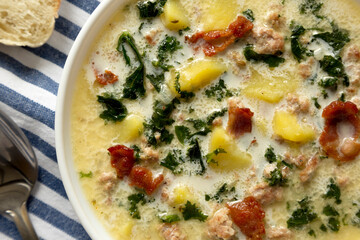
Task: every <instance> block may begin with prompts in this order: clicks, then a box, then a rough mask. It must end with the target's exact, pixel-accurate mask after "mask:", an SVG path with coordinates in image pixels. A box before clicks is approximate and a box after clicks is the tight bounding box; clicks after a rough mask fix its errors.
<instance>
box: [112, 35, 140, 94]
mask: <svg viewBox="0 0 360 240" xmlns="http://www.w3.org/2000/svg"><path fill="white" fill-rule="evenodd" d="M125 44H128V45H129V47H130V48H131V49H132V50H133V52H134V53H135V56H136V59H137V61H138V62H139V63H138V64H139V65H138V66H137V67H136V69H135V71H134V72H133V73H131V74H130V75H129V76H128V77H127V78H126V80H125V84H124V90H123V98H128V99H137V98H138V97H142V96H144V95H145V88H144V76H145V66H144V63H143V61H142V57H141V54H140V53H139V50H138V49H137V47H136V45H135V40H134V38H133V37H132V36H131V35H130V33H128V32H124V33H123V34H121V36H120V37H119V40H118V45H117V48H116V50H117V51H118V52H120V53H122V55H123V56H124V59H125V62H126V64H127V65H129V66H131V60H130V57H129V55H128V54H127V51H126V48H125Z"/></svg>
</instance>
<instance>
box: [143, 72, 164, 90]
mask: <svg viewBox="0 0 360 240" xmlns="http://www.w3.org/2000/svg"><path fill="white" fill-rule="evenodd" d="M146 77H147V78H148V79H149V81H150V83H151V84H152V85H153V86H154V88H155V90H156V91H157V92H160V90H161V85H162V84H163V83H164V80H165V76H164V73H160V74H158V75H155V74H147V75H146Z"/></svg>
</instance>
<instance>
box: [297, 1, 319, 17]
mask: <svg viewBox="0 0 360 240" xmlns="http://www.w3.org/2000/svg"><path fill="white" fill-rule="evenodd" d="M322 5H323V3H319V2H318V1H317V0H304V2H303V3H302V4H300V13H301V14H307V13H312V14H314V15H315V16H317V15H318V13H319V11H320V9H321V7H322Z"/></svg>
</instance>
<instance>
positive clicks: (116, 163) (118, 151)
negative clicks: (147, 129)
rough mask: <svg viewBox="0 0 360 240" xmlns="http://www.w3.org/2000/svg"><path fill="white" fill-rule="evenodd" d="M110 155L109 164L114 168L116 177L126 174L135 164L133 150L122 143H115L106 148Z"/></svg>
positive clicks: (121, 177)
mask: <svg viewBox="0 0 360 240" xmlns="http://www.w3.org/2000/svg"><path fill="white" fill-rule="evenodd" d="M108 151H109V152H110V155H111V166H112V167H113V168H115V169H116V174H117V177H118V178H120V179H123V178H124V177H125V176H128V175H129V174H130V172H131V169H132V168H133V166H134V164H135V157H134V150H133V149H131V148H128V147H126V146H124V145H116V146H113V147H111V148H109V149H108Z"/></svg>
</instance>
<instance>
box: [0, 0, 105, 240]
mask: <svg viewBox="0 0 360 240" xmlns="http://www.w3.org/2000/svg"><path fill="white" fill-rule="evenodd" d="M98 4H99V1H97V0H62V3H61V7H60V11H59V18H58V19H57V20H56V24H55V30H54V32H53V35H52V36H51V38H50V39H49V40H48V42H47V43H46V44H45V45H43V46H42V47H39V48H34V49H32V48H27V47H9V46H5V45H1V44H0V109H1V110H3V111H4V112H6V113H7V114H8V115H9V116H10V117H11V118H12V119H13V120H14V121H15V122H16V123H17V124H18V125H19V126H20V128H21V129H22V130H23V131H24V133H25V135H26V136H27V137H28V138H29V140H30V142H31V144H32V146H33V147H34V151H35V154H36V156H37V159H38V163H39V177H38V182H37V183H36V186H35V188H34V189H33V192H32V195H31V197H30V199H29V202H28V209H29V215H30V219H31V221H32V222H33V224H34V227H35V231H36V232H37V234H38V235H39V237H40V239H56V240H58V239H61V240H64V239H90V237H89V236H88V235H87V233H86V232H85V230H84V229H83V227H82V226H81V224H80V223H79V220H78V218H77V216H76V214H75V212H74V210H73V208H72V206H71V204H70V202H69V200H68V198H67V196H66V193H65V189H64V186H63V184H62V182H61V177H60V172H59V168H58V165H57V159H56V153H55V132H54V118H55V105H56V95H57V91H58V87H59V83H60V78H61V73H62V69H63V67H64V64H65V61H66V58H67V55H68V53H69V51H70V48H71V46H72V45H73V42H74V40H75V38H76V36H77V35H78V33H79V31H80V29H81V27H82V26H83V24H84V23H85V21H86V20H87V19H88V17H89V16H90V14H91V13H92V12H93V11H94V9H95V8H96V7H97V6H98ZM0 239H1V240H8V239H21V237H20V235H19V233H18V231H17V229H16V227H15V225H14V223H13V222H12V221H10V220H9V219H7V218H5V217H4V216H0Z"/></svg>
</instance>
